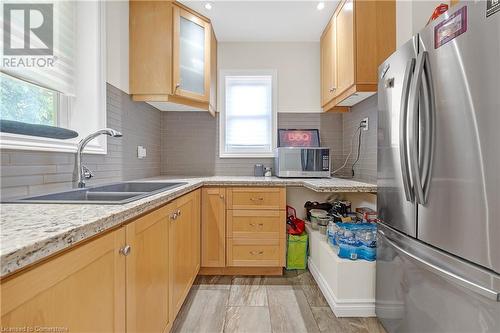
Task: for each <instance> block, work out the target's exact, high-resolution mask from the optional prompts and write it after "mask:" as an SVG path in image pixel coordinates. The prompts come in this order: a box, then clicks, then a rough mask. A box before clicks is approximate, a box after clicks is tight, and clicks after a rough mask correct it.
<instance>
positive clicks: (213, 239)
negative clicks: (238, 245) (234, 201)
mask: <svg viewBox="0 0 500 333" xmlns="http://www.w3.org/2000/svg"><path fill="white" fill-rule="evenodd" d="M225 198H226V189H225V188H223V187H207V188H204V189H203V190H202V196H201V212H202V218H201V229H202V231H201V235H202V237H201V265H202V267H224V266H226V243H225V237H226V236H225V235H226V230H225V229H226V199H225Z"/></svg>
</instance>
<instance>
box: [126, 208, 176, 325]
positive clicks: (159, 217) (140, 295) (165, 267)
mask: <svg viewBox="0 0 500 333" xmlns="http://www.w3.org/2000/svg"><path fill="white" fill-rule="evenodd" d="M174 211H175V206H174V205H173V204H168V205H166V206H163V207H162V208H160V209H157V210H155V211H153V212H152V213H149V214H147V215H145V216H143V217H141V218H139V219H137V220H135V221H133V222H131V223H129V224H127V225H126V226H125V230H126V239H127V245H128V246H130V253H129V254H128V255H127V257H126V258H127V261H126V263H127V265H126V266H127V269H126V272H127V274H126V280H127V283H126V285H127V297H126V298H127V332H168V330H170V328H171V327H172V322H173V317H171V311H169V306H170V304H169V303H170V302H169V297H170V284H169V278H170V277H169V274H170V272H169V266H170V265H169V261H170V253H169V226H170V221H171V219H172V217H173V213H174Z"/></svg>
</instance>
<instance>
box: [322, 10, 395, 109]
mask: <svg viewBox="0 0 500 333" xmlns="http://www.w3.org/2000/svg"><path fill="white" fill-rule="evenodd" d="M395 21H396V5H395V1H393V0H392V1H391V0H386V1H384V0H381V1H356V0H343V1H342V2H341V3H340V4H339V5H338V7H337V9H336V10H335V13H334V14H333V16H332V18H331V20H330V22H329V23H328V25H327V26H326V28H325V31H324V32H323V35H322V37H321V57H322V58H321V74H322V81H321V85H322V88H321V91H322V101H321V102H322V106H323V109H324V110H325V111H331V110H343V109H338V108H339V107H350V106H353V105H355V104H357V103H359V102H360V101H362V100H363V99H365V98H367V97H369V96H372V95H374V94H375V93H376V92H377V81H378V78H377V69H378V66H379V65H380V64H381V63H382V62H383V61H384V60H385V59H386V58H387V57H388V56H389V55H390V54H391V53H392V52H394V50H395V48H396V28H395ZM332 35H334V36H332Z"/></svg>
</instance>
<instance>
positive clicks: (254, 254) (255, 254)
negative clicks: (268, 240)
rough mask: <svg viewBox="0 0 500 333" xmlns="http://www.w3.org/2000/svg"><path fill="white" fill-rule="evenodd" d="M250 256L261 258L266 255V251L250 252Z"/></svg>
mask: <svg viewBox="0 0 500 333" xmlns="http://www.w3.org/2000/svg"><path fill="white" fill-rule="evenodd" d="M250 254H251V255H253V256H261V255H263V254H264V251H250Z"/></svg>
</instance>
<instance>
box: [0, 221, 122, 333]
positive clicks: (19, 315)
mask: <svg viewBox="0 0 500 333" xmlns="http://www.w3.org/2000/svg"><path fill="white" fill-rule="evenodd" d="M124 245H125V230H124V229H123V228H121V229H118V230H116V231H112V232H110V233H107V234H106V235H104V236H101V237H99V238H97V239H94V240H92V241H89V242H87V243H85V244H83V245H81V246H79V247H77V248H75V249H73V250H71V251H68V252H64V253H62V254H60V255H59V256H56V257H54V258H53V259H51V260H49V261H46V262H44V263H42V264H41V265H37V266H34V267H33V268H31V269H28V270H26V271H24V272H21V273H19V274H16V275H14V276H12V277H11V278H8V279H6V280H2V284H1V290H2V293H1V304H2V306H1V323H2V324H1V326H2V327H28V328H33V329H34V328H35V327H37V326H39V327H61V328H65V329H67V331H69V332H124V331H125V256H123V255H121V254H120V249H122V248H123V247H124Z"/></svg>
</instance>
